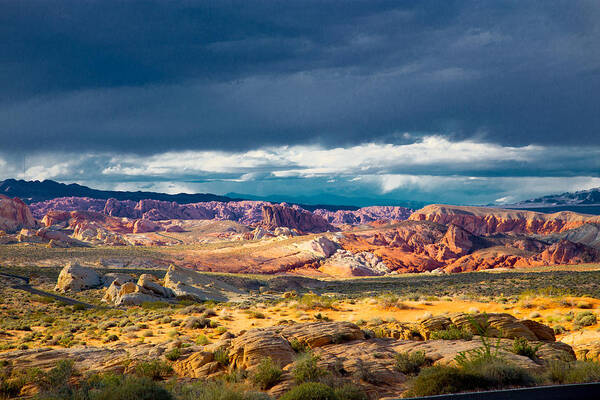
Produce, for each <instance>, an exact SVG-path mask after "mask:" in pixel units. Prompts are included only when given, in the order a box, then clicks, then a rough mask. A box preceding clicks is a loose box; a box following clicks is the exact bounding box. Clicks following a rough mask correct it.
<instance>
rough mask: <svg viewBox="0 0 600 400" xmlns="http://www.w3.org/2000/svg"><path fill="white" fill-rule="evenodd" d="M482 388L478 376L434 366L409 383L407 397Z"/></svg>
mask: <svg viewBox="0 0 600 400" xmlns="http://www.w3.org/2000/svg"><path fill="white" fill-rule="evenodd" d="M482 386H484V381H483V379H482V378H481V377H480V376H477V375H473V374H470V373H467V372H465V371H464V370H462V369H460V368H457V367H449V366H435V367H430V368H424V369H423V370H422V371H421V372H420V373H419V375H418V376H417V377H416V378H415V379H414V380H413V381H412V382H411V383H410V389H409V390H408V391H407V392H406V395H407V396H415V397H420V396H433V395H438V394H446V393H459V392H465V391H471V390H477V389H479V388H481V387H482Z"/></svg>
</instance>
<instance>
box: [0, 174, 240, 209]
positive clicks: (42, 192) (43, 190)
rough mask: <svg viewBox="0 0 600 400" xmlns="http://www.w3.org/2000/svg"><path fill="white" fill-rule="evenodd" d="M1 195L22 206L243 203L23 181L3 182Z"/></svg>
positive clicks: (204, 196) (213, 196) (203, 196)
mask: <svg viewBox="0 0 600 400" xmlns="http://www.w3.org/2000/svg"><path fill="white" fill-rule="evenodd" d="M0 194H3V195H5V196H9V197H19V198H20V199H22V200H23V201H24V202H26V203H28V204H30V203H36V202H39V201H46V200H51V199H55V198H57V197H91V198H94V199H110V198H113V199H117V200H133V201H140V200H144V199H152V200H162V201H174V202H175V203H179V204H188V203H199V202H203V201H222V202H229V201H235V200H242V199H233V198H230V197H227V196H219V195H216V194H211V193H196V194H187V193H179V194H166V193H157V192H140V191H137V192H125V191H115V190H98V189H92V188H89V187H87V186H82V185H78V184H76V183H72V184H69V185H67V184H64V183H59V182H56V181H52V180H44V181H25V180H16V179H6V180H5V181H1V182H0Z"/></svg>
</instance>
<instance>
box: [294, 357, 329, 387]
mask: <svg viewBox="0 0 600 400" xmlns="http://www.w3.org/2000/svg"><path fill="white" fill-rule="evenodd" d="M318 360H319V358H318V357H317V356H315V355H313V354H312V353H306V354H304V355H303V356H301V357H300V358H298V360H296V362H295V363H294V368H293V369H292V374H293V376H294V379H295V380H296V383H298V384H301V383H304V382H315V381H317V380H319V378H321V377H322V376H324V375H326V374H327V371H325V370H324V369H322V368H320V367H318V366H317V361H318Z"/></svg>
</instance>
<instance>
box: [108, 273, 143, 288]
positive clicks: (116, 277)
mask: <svg viewBox="0 0 600 400" xmlns="http://www.w3.org/2000/svg"><path fill="white" fill-rule="evenodd" d="M134 280H135V278H134V277H133V276H132V275H130V274H124V273H122V272H109V273H107V274H104V276H103V277H102V284H103V285H104V286H110V285H111V284H112V283H113V282H116V283H117V284H118V285H119V286H120V285H123V284H125V283H127V282H133V281H134Z"/></svg>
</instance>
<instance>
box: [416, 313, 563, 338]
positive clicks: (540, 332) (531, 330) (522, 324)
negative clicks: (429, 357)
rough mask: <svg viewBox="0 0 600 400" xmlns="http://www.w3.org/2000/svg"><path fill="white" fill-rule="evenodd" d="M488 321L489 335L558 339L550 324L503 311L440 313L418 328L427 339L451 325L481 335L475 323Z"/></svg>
mask: <svg viewBox="0 0 600 400" xmlns="http://www.w3.org/2000/svg"><path fill="white" fill-rule="evenodd" d="M486 321H487V325H488V328H487V335H489V336H493V337H500V336H502V337H503V338H508V339H515V338H517V337H524V338H525V339H527V340H531V341H545V342H554V341H556V338H555V336H554V331H553V330H552V328H550V327H549V326H547V325H544V324H541V323H539V322H536V321H532V320H518V319H517V318H515V317H513V316H512V315H510V314H503V313H490V314H465V313H459V314H454V315H451V316H445V315H438V316H433V317H429V318H425V319H423V320H422V321H420V322H419V324H418V330H419V333H420V334H421V336H423V338H424V339H426V340H428V339H429V338H430V337H431V333H432V332H435V331H440V330H445V329H448V327H449V326H450V325H455V326H457V327H458V328H459V329H464V330H466V331H469V332H471V333H473V334H474V335H479V334H480V332H479V330H478V329H477V328H476V327H475V326H474V325H473V324H474V323H475V324H479V325H481V326H486Z"/></svg>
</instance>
